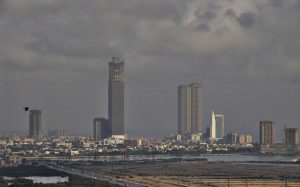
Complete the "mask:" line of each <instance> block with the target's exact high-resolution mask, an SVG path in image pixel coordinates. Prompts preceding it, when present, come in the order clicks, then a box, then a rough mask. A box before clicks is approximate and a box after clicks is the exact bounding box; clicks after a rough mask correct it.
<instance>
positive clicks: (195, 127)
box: [178, 83, 203, 135]
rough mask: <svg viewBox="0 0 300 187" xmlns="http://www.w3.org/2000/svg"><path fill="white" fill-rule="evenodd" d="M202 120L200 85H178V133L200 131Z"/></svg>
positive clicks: (184, 133)
mask: <svg viewBox="0 0 300 187" xmlns="http://www.w3.org/2000/svg"><path fill="white" fill-rule="evenodd" d="M202 121H203V119H202V87H201V85H200V84H198V83H191V84H189V85H181V86H178V134H181V135H186V134H194V133H202V128H203V125H202V123H203V122H202Z"/></svg>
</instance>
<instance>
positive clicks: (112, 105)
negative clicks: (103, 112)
mask: <svg viewBox="0 0 300 187" xmlns="http://www.w3.org/2000/svg"><path fill="white" fill-rule="evenodd" d="M108 125H109V132H110V135H112V136H114V135H115V136H119V135H121V136H122V135H124V60H123V59H122V58H120V57H118V58H117V57H113V58H112V61H111V62H109V82H108Z"/></svg>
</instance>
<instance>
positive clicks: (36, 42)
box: [0, 0, 300, 141]
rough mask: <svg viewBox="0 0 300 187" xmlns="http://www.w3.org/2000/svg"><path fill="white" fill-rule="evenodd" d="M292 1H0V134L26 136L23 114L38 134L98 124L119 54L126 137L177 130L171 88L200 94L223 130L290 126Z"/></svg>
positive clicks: (295, 14)
mask: <svg viewBox="0 0 300 187" xmlns="http://www.w3.org/2000/svg"><path fill="white" fill-rule="evenodd" d="M299 9H300V1H293V0H288V1H277V0H268V1H267V0H265V1H261V0H259V1H258V0H257V1H237V0H228V1H221V0H219V1H209V0H207V1H197V0H195V1H189V0H188V1H182V0H178V1H176V0H170V1H169V0H164V1H161V0H157V1H156V0H151V1H146V0H127V1H115V0H107V1H96V0H89V1H79V0H60V1H55V0H53V1H48V0H45V1H39V0H26V1H18V0H2V1H0V41H1V45H0V90H1V91H0V105H1V107H0V109H1V112H0V123H1V124H0V133H1V134H2V133H10V132H24V133H27V131H28V113H26V112H24V111H23V110H22V108H23V107H24V106H30V107H33V108H34V107H36V108H39V109H41V110H42V111H43V114H42V116H43V117H42V120H43V121H42V123H43V126H44V128H45V129H54V128H60V129H65V130H69V131H74V132H80V133H89V134H91V132H92V122H93V121H92V120H93V118H94V117H96V116H107V105H108V103H107V97H108V94H107V92H108V91H107V85H108V65H107V64H108V62H109V61H110V60H111V57H113V56H118V55H122V56H124V58H125V83H124V84H125V129H126V130H129V134H130V135H133V136H148V137H162V136H166V135H170V134H176V133H177V86H178V85H181V84H189V83H191V82H198V83H200V84H201V85H202V89H203V117H204V121H203V126H204V127H206V126H209V125H210V118H211V112H212V110H214V111H216V112H217V113H221V114H224V116H225V128H226V131H227V132H231V131H236V132H241V133H246V132H247V133H250V134H253V136H254V137H255V139H257V138H258V131H259V121H261V120H272V121H274V122H275V127H276V128H277V129H278V130H277V131H276V133H277V136H278V141H281V138H280V137H281V135H282V129H283V127H284V125H287V126H288V127H289V126H290V127H299V121H300V115H299V111H300V99H299V95H300V73H299V72H300V53H299V49H300V37H299V33H300V27H299V23H300V22H299V18H300V10H299Z"/></svg>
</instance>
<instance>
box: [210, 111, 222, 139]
mask: <svg viewBox="0 0 300 187" xmlns="http://www.w3.org/2000/svg"><path fill="white" fill-rule="evenodd" d="M224 132H225V121H224V115H222V114H215V112H214V111H212V117H211V127H210V138H211V139H223V137H224Z"/></svg>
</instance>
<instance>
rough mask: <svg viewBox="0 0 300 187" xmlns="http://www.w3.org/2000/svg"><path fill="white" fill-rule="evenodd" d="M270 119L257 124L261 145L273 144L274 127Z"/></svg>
mask: <svg viewBox="0 0 300 187" xmlns="http://www.w3.org/2000/svg"><path fill="white" fill-rule="evenodd" d="M273 124H274V123H273V122H272V121H261V122H260V124H259V126H260V130H259V139H260V144H261V145H272V144H275V128H274V127H273Z"/></svg>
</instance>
